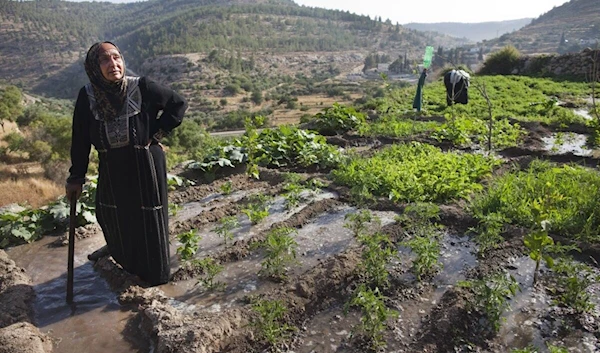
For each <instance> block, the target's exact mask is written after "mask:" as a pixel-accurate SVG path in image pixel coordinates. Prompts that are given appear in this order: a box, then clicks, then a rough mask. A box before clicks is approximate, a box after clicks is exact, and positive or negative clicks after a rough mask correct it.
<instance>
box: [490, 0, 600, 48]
mask: <svg viewBox="0 0 600 353" xmlns="http://www.w3.org/2000/svg"><path fill="white" fill-rule="evenodd" d="M597 42H600V1H599V0H571V1H569V2H567V3H565V4H563V5H561V6H558V7H555V8H553V9H552V10H550V11H548V12H546V13H545V14H543V15H541V16H540V17H538V18H536V19H534V20H533V21H531V24H529V25H527V26H525V27H523V28H521V29H520V30H518V31H516V32H513V33H508V34H505V35H503V36H501V37H500V38H499V39H498V40H493V41H490V43H489V44H490V46H493V47H496V48H500V47H503V46H506V45H509V44H511V45H513V46H515V47H516V48H517V49H519V51H521V52H522V53H526V54H535V53H564V52H578V51H580V50H582V49H583V48H585V47H588V46H589V47H594V46H595V45H596V43H597Z"/></svg>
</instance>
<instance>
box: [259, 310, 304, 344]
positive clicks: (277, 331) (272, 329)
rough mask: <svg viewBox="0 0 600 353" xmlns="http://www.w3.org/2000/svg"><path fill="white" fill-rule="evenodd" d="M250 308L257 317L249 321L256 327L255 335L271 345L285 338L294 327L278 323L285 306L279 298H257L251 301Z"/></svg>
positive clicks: (283, 313) (282, 315) (284, 311)
mask: <svg viewBox="0 0 600 353" xmlns="http://www.w3.org/2000/svg"><path fill="white" fill-rule="evenodd" d="M252 310H253V311H255V312H256V313H257V314H258V318H255V319H254V320H252V321H251V325H252V326H253V327H254V328H255V329H256V333H257V336H258V337H259V338H260V339H264V340H266V341H267V342H269V343H270V344H271V345H274V344H276V343H278V342H280V341H281V340H283V339H285V338H287V337H288V336H289V335H290V333H291V332H292V331H295V329H296V328H295V327H293V326H290V325H288V324H286V323H280V321H281V320H282V319H283V317H284V315H285V313H286V312H287V308H286V307H285V306H284V305H283V303H282V302H281V301H279V300H272V301H269V300H258V301H255V302H254V303H252Z"/></svg>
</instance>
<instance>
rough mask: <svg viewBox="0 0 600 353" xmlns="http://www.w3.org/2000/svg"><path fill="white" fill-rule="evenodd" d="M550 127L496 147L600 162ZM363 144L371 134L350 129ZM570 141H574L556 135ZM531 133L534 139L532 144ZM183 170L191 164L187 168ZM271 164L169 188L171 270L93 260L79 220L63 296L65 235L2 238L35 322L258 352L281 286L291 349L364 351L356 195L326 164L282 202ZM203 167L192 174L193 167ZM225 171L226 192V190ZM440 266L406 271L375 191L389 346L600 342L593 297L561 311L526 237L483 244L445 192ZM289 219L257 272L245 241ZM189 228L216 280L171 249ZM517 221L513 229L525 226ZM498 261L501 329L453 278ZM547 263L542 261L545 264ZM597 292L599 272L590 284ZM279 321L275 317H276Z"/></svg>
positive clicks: (117, 348)
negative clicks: (508, 286)
mask: <svg viewBox="0 0 600 353" xmlns="http://www.w3.org/2000/svg"><path fill="white" fill-rule="evenodd" d="M573 136H574V137H573V138H572V139H568V140H567V139H564V138H559V139H558V140H560V141H559V142H560V146H558V147H556V146H554V145H555V144H556V143H557V136H556V135H552V134H549V133H547V134H545V135H544V136H542V135H540V136H537V137H535V138H533V139H534V140H536V141H537V142H536V144H532V145H531V146H529V147H519V148H512V149H508V150H506V151H503V152H502V153H500V155H499V157H501V158H504V159H505V161H509V160H515V161H517V162H519V161H523V160H530V159H531V157H532V156H533V157H540V156H542V157H544V158H547V159H550V160H553V161H556V162H576V163H581V164H586V165H592V166H594V165H597V160H596V159H595V157H594V155H595V152H594V151H591V150H587V149H586V148H585V147H583V145H582V143H584V142H585V141H584V140H585V138H581V137H580V135H576V134H575V135H573ZM347 142H348V144H360V143H363V144H364V145H365V146H367V147H368V146H370V144H371V145H372V143H373V141H369V140H365V141H350V139H349V140H348V141H347ZM565 144H566V145H569V144H571V145H570V146H567V147H565ZM533 145H535V146H533ZM582 161H583V162H582ZM189 174H190V173H187V176H188V177H189V176H190V175H189ZM283 174H284V173H282V172H280V171H277V170H266V169H265V170H261V179H260V180H254V179H251V178H248V177H247V176H246V175H245V174H244V173H243V172H241V173H233V174H230V175H227V176H223V177H221V178H217V179H216V180H215V181H212V182H210V183H202V182H199V183H198V184H196V185H195V186H188V187H185V188H181V189H179V190H176V191H173V192H171V193H170V195H169V197H170V201H171V202H172V203H176V204H178V205H180V207H181V208H180V209H179V210H178V212H177V213H176V214H175V215H174V216H172V218H171V219H170V230H171V236H172V237H171V238H172V242H171V253H172V254H171V255H172V256H171V259H172V273H173V281H171V282H170V283H168V284H166V285H162V286H158V287H154V288H147V287H145V286H144V285H143V283H140V282H138V281H137V279H136V278H133V277H132V276H130V275H128V274H127V273H125V272H124V271H122V270H121V269H120V268H119V266H118V265H116V264H115V263H114V262H113V261H112V259H111V258H110V257H104V258H101V259H100V260H98V261H97V262H92V261H90V260H88V258H87V255H88V254H90V253H92V252H93V251H94V250H96V249H98V248H100V247H101V246H102V245H103V244H104V240H103V237H102V233H101V231H100V229H99V227H98V226H97V225H94V224H92V225H88V226H86V227H85V228H80V229H78V232H77V242H76V246H75V249H76V253H75V302H74V304H72V305H67V304H66V302H65V285H66V284H65V283H66V273H65V272H66V258H67V247H66V246H64V237H65V235H64V234H63V235H58V236H46V237H44V238H43V239H42V240H40V241H37V242H34V243H32V244H26V245H21V246H16V247H12V248H9V249H7V250H6V253H7V254H8V257H9V258H10V259H11V260H12V261H14V262H15V264H16V266H17V267H20V268H22V269H24V270H25V273H26V274H27V275H28V276H29V277H30V278H31V284H32V287H33V290H34V292H35V299H34V301H33V313H34V314H33V317H34V323H35V325H36V326H37V327H38V328H39V329H40V331H41V332H42V333H45V334H47V335H48V336H49V337H50V338H51V340H52V345H53V351H54V352H59V353H70V352H73V353H75V352H86V353H105V352H112V353H126V352H239V353H241V352H253V351H256V352H262V351H268V349H269V348H268V345H266V344H263V343H257V342H258V341H259V340H256V339H255V338H256V335H257V333H256V331H255V328H256V326H255V325H253V322H255V321H256V317H257V312H256V311H254V310H253V309H252V308H253V303H256V301H254V300H255V299H256V298H260V299H264V300H266V299H269V300H279V301H280V302H282V303H283V304H284V306H285V307H286V308H287V312H286V314H285V316H284V322H285V323H286V324H289V325H290V326H293V327H294V329H290V330H289V332H288V333H287V336H286V338H285V339H284V340H282V341H281V342H278V343H277V344H276V345H275V347H276V349H277V350H278V351H281V352H288V353H292V352H293V353H312V352H331V353H333V352H337V353H354V352H365V351H367V348H366V347H367V346H366V342H365V341H364V340H361V339H360V335H359V334H357V331H356V328H357V327H358V326H359V324H360V321H361V312H360V311H359V310H357V309H355V308H354V309H353V308H352V307H348V306H347V303H348V301H349V300H350V298H351V294H352V293H353V292H354V291H355V290H356V287H357V283H358V278H359V277H360V273H359V272H360V271H357V269H358V268H359V263H360V261H361V246H360V244H359V242H358V240H357V237H356V236H355V235H354V234H353V231H352V230H351V229H350V227H348V226H347V224H348V215H352V214H358V213H359V212H360V211H361V209H359V208H357V206H356V205H354V204H353V203H351V202H350V197H349V191H348V189H346V188H343V187H339V186H335V185H333V184H330V183H329V182H328V180H327V174H325V173H318V172H315V173H300V175H301V176H302V177H303V178H304V179H305V180H310V179H319V180H322V181H323V182H324V184H325V187H324V188H321V189H319V190H316V191H308V190H305V191H303V192H302V194H301V196H302V197H301V199H302V201H301V202H300V203H299V204H297V205H295V206H294V207H292V208H289V207H286V199H285V198H284V197H283V196H282V188H283V185H284V177H283ZM198 180H200V178H198ZM225 183H228V184H229V185H230V186H231V190H232V192H231V193H224V192H222V191H221V190H222V188H221V187H222V186H223V185H224V184H225ZM255 194H262V195H269V196H271V197H272V199H271V202H270V203H269V208H268V211H269V212H268V216H267V217H266V218H265V219H263V220H262V221H260V222H259V223H257V224H252V223H251V222H250V220H249V218H248V217H247V216H246V215H245V214H244V213H242V212H241V210H242V204H243V202H244V200H247V199H248V198H249V197H250V195H255ZM440 210H441V211H440V219H439V224H441V225H443V226H444V227H443V228H441V229H440V230H439V235H438V239H439V248H440V258H439V259H440V264H439V266H438V267H439V271H438V272H437V273H436V274H435V275H433V276H430V277H427V278H425V279H424V280H421V281H419V280H417V278H416V277H415V275H414V274H413V272H412V271H411V265H412V264H413V262H414V261H415V254H414V252H413V251H411V249H410V248H409V247H407V246H406V244H405V243H403V242H402V241H401V240H402V238H403V237H404V236H405V229H404V228H403V227H402V225H401V224H400V223H399V221H398V217H397V216H399V215H401V214H402V212H403V208H402V207H401V206H400V205H396V204H394V203H392V202H389V201H386V200H381V201H380V202H377V203H376V204H374V205H371V206H370V207H369V212H370V214H371V215H372V216H373V217H374V218H376V219H378V220H379V221H380V225H376V224H375V223H369V227H373V228H375V227H379V226H380V227H381V232H383V233H385V234H388V235H389V237H390V239H391V240H392V243H393V244H394V248H395V250H396V252H397V255H398V256H395V257H393V259H392V260H391V261H390V262H389V263H388V264H387V267H386V268H387V270H388V271H389V274H390V275H389V278H390V281H389V282H390V285H389V287H388V288H387V289H385V291H384V293H383V294H384V295H385V304H386V307H387V308H390V309H392V310H394V311H396V312H397V313H398V315H397V316H394V317H390V318H389V319H388V320H387V325H386V326H385V327H384V329H383V340H384V341H385V343H386V348H385V349H384V350H383V351H385V352H509V351H510V350H511V349H514V348H526V347H528V346H536V347H545V346H546V345H545V344H546V343H547V342H548V341H552V342H553V344H556V345H557V346H561V347H564V348H566V349H567V350H568V352H598V351H600V341H599V337H600V335H599V326H600V322H598V317H599V316H598V310H597V309H594V310H593V311H592V312H590V313H589V314H587V315H585V316H584V319H583V321H584V322H583V323H581V320H580V321H577V322H575V321H568V320H567V319H566V318H565V316H564V315H563V314H562V313H561V309H560V308H559V307H558V306H557V305H555V304H554V303H553V300H552V298H551V297H550V296H549V294H548V293H547V292H546V291H545V290H543V288H540V287H533V286H532V282H533V274H534V269H535V263H534V262H533V261H532V260H531V259H530V258H529V256H528V254H527V252H526V251H525V250H524V247H523V243H522V237H518V236H510V234H511V233H510V231H509V236H508V237H507V239H506V242H505V243H503V246H501V247H500V248H498V249H495V250H494V251H492V252H490V253H489V254H488V255H487V256H485V257H480V256H478V255H477V252H478V249H477V245H476V244H475V242H474V241H473V240H472V238H471V237H470V236H469V233H468V230H469V228H470V227H472V226H473V220H472V218H471V216H469V214H468V212H466V211H465V209H464V208H463V207H462V206H461V204H454V203H453V204H448V205H441V206H440ZM231 216H233V217H234V218H235V219H236V220H237V222H235V224H236V225H235V227H234V228H232V230H231V233H232V238H231V239H228V240H227V241H225V239H224V238H223V237H222V236H220V235H219V234H218V233H217V231H216V230H215V229H216V228H215V226H216V225H217V224H218V222H219V221H220V220H221V219H223V218H224V217H231ZM282 226H285V227H289V228H291V229H294V230H295V231H294V233H293V239H294V240H295V242H296V243H297V247H296V255H297V256H296V258H295V262H294V263H293V264H292V265H291V266H288V267H287V269H288V271H287V278H286V279H284V280H279V281H274V280H272V279H270V278H267V277H265V276H262V275H261V269H263V263H264V260H265V253H264V251H261V250H260V249H259V250H257V249H255V248H254V247H253V242H255V241H256V240H261V239H262V240H264V239H265V237H266V236H267V234H268V232H269V231H270V230H272V229H274V228H278V227H282ZM192 229H195V230H197V231H198V235H199V237H200V242H199V249H198V251H197V253H196V255H195V258H196V259H203V258H212V259H214V260H215V261H216V263H219V264H221V265H222V270H221V271H220V272H219V273H218V274H216V275H215V276H214V277H213V278H211V280H212V283H213V284H218V285H215V286H214V287H210V288H209V286H208V285H207V283H206V282H202V281H200V279H199V278H201V277H202V276H201V274H200V273H198V272H197V271H196V270H195V269H194V268H193V267H189V266H186V265H183V264H181V263H180V260H179V256H178V254H176V250H177V249H178V247H180V246H181V245H182V244H181V243H180V242H178V240H177V239H178V238H177V237H176V235H177V234H180V233H183V232H186V231H189V230H192ZM522 233H523V230H521V229H515V230H514V234H513V235H518V234H522ZM494 268H502V269H505V270H506V271H508V273H509V274H510V275H512V276H513V277H514V278H515V280H516V281H517V282H518V285H519V288H520V290H519V291H517V292H516V293H515V295H514V296H513V297H512V298H511V300H510V301H509V304H510V309H509V310H507V311H505V312H504V313H503V314H502V321H501V322H502V324H501V327H500V329H499V331H498V333H497V334H491V333H490V332H488V331H487V330H484V329H483V327H484V326H486V322H485V319H484V318H483V317H481V316H480V315H477V314H475V313H473V312H472V310H471V309H470V308H469V306H468V304H467V303H466V301H465V299H464V298H465V295H464V292H465V291H466V289H465V288H463V287H461V286H459V285H458V283H460V282H461V281H464V280H467V279H471V278H474V277H475V276H476V274H478V273H484V272H489V271H491V269H494ZM546 271H547V269H546V268H545V267H544V264H543V263H542V267H541V273H542V276H543V274H544V273H545V272H546ZM587 291H588V293H589V294H590V296H591V300H592V301H593V302H594V303H596V304H600V298H599V292H600V284H593V285H592V286H590V287H589V288H587ZM281 325H283V324H281Z"/></svg>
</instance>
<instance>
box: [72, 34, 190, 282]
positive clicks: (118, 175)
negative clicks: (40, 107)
mask: <svg viewBox="0 0 600 353" xmlns="http://www.w3.org/2000/svg"><path fill="white" fill-rule="evenodd" d="M85 71H86V73H87V76H88V78H89V80H90V82H89V83H88V84H87V85H85V86H84V87H83V88H81V90H80V91H79V96H78V97H77V102H76V104H75V111H74V114H73V136H72V143H71V168H70V169H69V172H70V175H69V177H68V179H67V184H66V196H67V198H68V199H69V200H73V198H78V197H79V196H80V195H81V189H82V185H83V184H84V182H85V174H86V172H87V168H88V162H89V153H90V148H91V145H94V147H95V149H96V150H97V151H98V156H99V160H100V165H99V176H98V188H97V191H96V216H97V218H98V222H99V223H100V226H101V227H102V232H103V233H104V238H105V240H106V244H107V248H108V252H109V253H110V255H112V257H113V259H114V260H115V261H116V262H118V263H119V264H120V265H121V266H123V268H124V269H125V270H126V271H128V272H130V273H132V274H136V275H138V276H139V277H140V278H141V279H142V280H144V281H146V282H147V283H149V284H150V285H158V284H163V283H166V282H167V281H168V280H169V272H170V269H169V265H170V264H169V233H168V205H167V170H166V162H165V154H164V152H163V150H162V147H161V145H160V144H159V141H160V139H161V137H162V136H164V135H165V134H167V133H169V131H171V130H172V129H174V128H175V127H177V126H178V125H179V124H181V120H182V119H183V115H184V112H185V110H186V109H187V103H186V101H185V100H184V99H183V98H182V97H181V96H180V95H179V94H177V93H175V92H174V91H172V90H171V89H169V88H167V87H164V86H161V85H159V84H157V83H155V82H153V81H151V80H149V79H147V78H144V77H142V78H139V77H129V76H125V61H124V59H123V56H122V54H121V51H120V50H119V48H117V46H116V45H114V44H113V43H111V42H101V43H96V44H94V45H92V47H91V48H90V49H89V51H88V53H87V57H86V60H85ZM160 111H162V114H160V115H159V112H160Z"/></svg>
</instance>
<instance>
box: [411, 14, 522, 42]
mask: <svg viewBox="0 0 600 353" xmlns="http://www.w3.org/2000/svg"><path fill="white" fill-rule="evenodd" d="M530 22H531V18H521V19H518V20H511V21H496V22H479V23H459V22H439V23H407V24H405V25H404V27H406V28H412V29H416V30H419V31H430V32H438V33H443V34H447V35H450V36H453V37H457V38H466V39H468V40H470V41H473V42H480V41H482V40H485V39H493V38H496V37H499V36H501V35H503V34H505V33H510V32H513V31H516V30H518V29H520V28H522V27H523V26H526V25H527V24H529V23H530Z"/></svg>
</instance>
